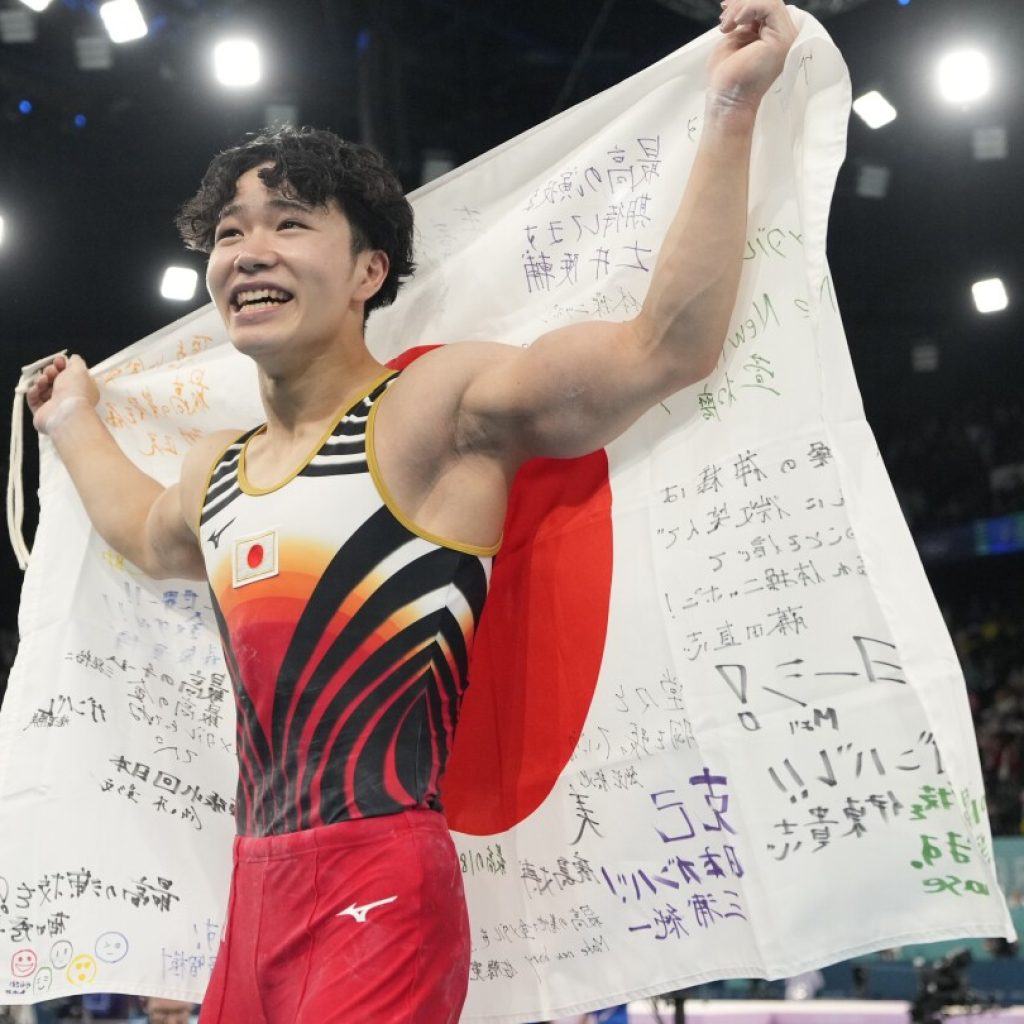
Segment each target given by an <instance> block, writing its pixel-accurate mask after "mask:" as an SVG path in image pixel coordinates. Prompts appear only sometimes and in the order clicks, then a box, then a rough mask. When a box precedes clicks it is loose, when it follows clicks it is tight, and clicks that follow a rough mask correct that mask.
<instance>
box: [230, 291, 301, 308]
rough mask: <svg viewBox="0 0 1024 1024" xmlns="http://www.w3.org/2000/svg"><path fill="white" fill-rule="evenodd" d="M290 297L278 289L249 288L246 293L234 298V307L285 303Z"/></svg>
mask: <svg viewBox="0 0 1024 1024" xmlns="http://www.w3.org/2000/svg"><path fill="white" fill-rule="evenodd" d="M290 298H291V296H290V295H289V294H288V293H287V292H283V291H281V290H280V289H278V288H251V289H249V290H248V291H244V292H239V293H238V294H237V295H236V296H235V305H236V306H250V305H260V306H265V305H267V304H269V303H277V302H287V301H288V300H289V299H290Z"/></svg>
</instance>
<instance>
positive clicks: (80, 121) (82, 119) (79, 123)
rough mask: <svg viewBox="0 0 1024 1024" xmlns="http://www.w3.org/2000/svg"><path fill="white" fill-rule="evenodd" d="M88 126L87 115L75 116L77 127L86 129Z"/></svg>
mask: <svg viewBox="0 0 1024 1024" xmlns="http://www.w3.org/2000/svg"><path fill="white" fill-rule="evenodd" d="M85 124H86V116H85V114H75V127H76V128H84V127H85Z"/></svg>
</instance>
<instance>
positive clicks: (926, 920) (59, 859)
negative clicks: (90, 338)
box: [0, 16, 1012, 1022]
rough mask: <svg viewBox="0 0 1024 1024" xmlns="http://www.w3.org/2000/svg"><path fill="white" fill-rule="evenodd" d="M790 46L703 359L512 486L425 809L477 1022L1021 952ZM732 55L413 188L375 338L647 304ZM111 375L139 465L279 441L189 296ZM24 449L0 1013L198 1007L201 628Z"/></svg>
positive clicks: (695, 61) (808, 84) (690, 57)
mask: <svg viewBox="0 0 1024 1024" xmlns="http://www.w3.org/2000/svg"><path fill="white" fill-rule="evenodd" d="M800 25H801V31H800V37H799V39H798V41H797V43H796V44H795V46H794V47H793V49H792V51H791V53H790V54H789V57H788V60H787V63H786V67H785V70H784V72H783V74H782V75H781V77H780V79H779V81H778V82H777V83H776V85H775V86H774V87H773V89H772V90H771V92H770V93H769V95H768V96H767V97H766V98H765V100H764V102H763V104H762V109H761V111H760V113H759V117H758V125H757V129H756V136H755V142H754V152H753V158H752V178H751V188H750V207H749V228H748V240H747V245H746V251H745V254H744V273H743V278H742V282H741V286H740V291H739V297H738V300H737V303H736V307H735V312H734V315H733V318H732V322H731V325H730V328H729V332H728V336H727V338H726V340H725V347H724V351H723V355H722V358H721V360H720V363H719V365H718V367H717V368H716V370H715V371H714V372H713V373H712V375H711V376H710V377H709V378H708V379H707V380H705V381H703V382H701V383H700V384H697V385H695V386H693V387H691V388H689V389H687V390H686V391H684V392H681V393H679V394H677V395H675V396H674V397H672V398H671V399H669V400H668V401H666V402H665V403H663V404H660V405H658V406H656V407H655V408H653V409H651V410H650V412H649V413H648V414H647V415H646V416H645V417H644V418H643V419H642V420H641V421H640V422H638V423H637V424H636V425H635V426H634V427H633V428H631V429H630V430H629V431H628V432H627V433H626V434H625V435H624V436H623V437H621V438H620V439H619V440H617V441H616V442H614V443H613V444H611V445H609V446H608V448H607V450H604V451H600V452H596V453H594V454H593V455H591V456H588V457H587V458H584V459H579V460H573V461H560V462H556V461H538V462H535V463H531V464H529V465H528V466H527V467H525V468H524V470H523V472H522V473H521V474H520V477H519V479H518V480H517V482H516V485H515V488H514V492H513V495H512V501H511V507H510V511H509V517H508V521H507V524H506V530H505V539H504V544H503V548H502V550H501V552H500V553H499V555H498V557H497V559H496V561H495V565H494V572H493V581H492V590H491V595H490V597H489V600H488V605H487V608H486V609H485V612H484V617H483V620H482V622H481V626H480V629H479V634H478V637H477V641H476V647H475V650H474V656H473V662H472V666H471V672H470V687H469V690H468V692H467V695H466V699H465V702H464V705H463V711H462V718H461V722H460V726H459V734H458V738H457V741H456V746H455V750H454V752H453V755H452V759H451V763H450V767H449V771H448V774H447V776H446V779H445V783H444V798H445V806H446V813H447V814H448V818H449V822H450V824H451V827H452V829H453V831H454V832H455V835H456V841H457V845H458V847H459V852H460V860H461V865H462V870H463V876H464V880H465V883H466V888H467V893H468V897H469V902H470V915H471V922H472V935H473V953H472V963H471V969H470V995H469V1000H468V1003H467V1006H466V1010H465V1016H464V1018H463V1019H464V1020H467V1021H507V1022H514V1021H527V1020H536V1019H538V1018H541V1017H543V1018H549V1017H552V1016H555V1015H558V1014H567V1013H576V1012H581V1011H583V1010H586V1009H589V1008H593V1007H598V1006H606V1005H609V1004H612V1003H618V1002H623V1001H625V1000H626V999H627V998H629V997H633V996H640V995H646V994H652V993H657V992H664V991H667V990H673V989H679V988H683V987H686V986H689V985H693V984H695V983H698V982H701V981H706V980H709V979H713V978H723V977H729V976H742V977H750V976H768V977H779V976H786V975H793V974H797V973H799V972H801V971H805V970H808V969H810V968H814V967H817V966H819V965H822V964H825V963H828V962H832V961H835V960H840V959H843V958H845V957H849V956H852V955H854V954H857V953H863V952H867V951H870V950H875V949H880V948H884V947H888V946H894V945H899V944H902V943H907V942H911V941H928V940H932V939H941V938H951V937H959V936H980V935H997V934H1003V935H1010V934H1012V929H1011V926H1010V923H1009V918H1008V915H1007V912H1006V909H1005V906H1004V904H1003V901H1002V898H1001V895H1000V893H999V890H998V887H997V884H996V880H995V873H994V870H993V866H992V858H991V851H990V836H989V832H988V826H987V821H986V817H985V813H984V796H983V792H982V785H981V775H980V771H979V767H978V761H977V755H976V750H975V745H974V738H973V733H972V728H971V721H970V715H969V711H968V706H967V701H966V695H965V688H964V684H963V679H962V676H961V675H960V672H959V669H958V666H957V662H956V658H955V655H954V652H953V649H952V645H951V643H950V641H949V638H948V636H947V635H946V633H945V630H944V627H943V624H942V620H941V618H940V616H939V613H938V611H937V609H936V606H935V602H934V600H933V598H932V596H931V594H930V592H929V589H928V586H927V583H926V581H925V578H924V575H923V572H922V569H921V566H920V563H919V561H918V559H917V556H916V554H915V552H914V549H913V545H912V543H911V540H910V537H909V534H908V532H907V529H906V527H905V525H904V523H903V520H902V517H901V516H900V512H899V509H898V506H897V504H896V501H895V498H894V496H893V493H892V489H891V487H890V485H889V482H888V480H887V478H886V475H885V472H884V469H883V466H882V463H881V460H880V458H879V454H878V451H877V448H876V446H875V443H874V441H873V438H872V435H871V432H870V430H869V428H868V427H867V425H866V423H865V421H864V415H863V410H862V407H861V403H860V399H859V395H858V393H857V389H856V384H855V381H854V377H853V372H852V368H851V365H850V360H849V357H848V354H847V350H846V346H845V340H844V336H843V331H842V325H841V322H840V319H839V315H838V312H837V308H836V301H835V293H834V290H833V287H832V282H831V279H830V277H829V273H828V267H827V264H826V260H825V235H826V223H827V214H828V207H829V202H830V199H831V193H832V188H833V185H834V182H835V178H836V174H837V172H838V168H839V165H840V163H841V161H842V158H843V154H844V147H845V131H846V120H847V116H848V112H849V83H848V79H847V75H846V71H845V67H844V65H843V63H842V60H841V58H840V56H839V54H838V53H837V51H836V49H835V47H834V46H833V44H832V43H831V40H830V39H829V38H828V36H827V35H826V34H825V32H824V31H823V30H822V28H821V27H820V25H818V23H817V22H816V21H814V19H812V18H810V17H807V16H803V17H802V18H801V21H800ZM716 38H717V37H716V34H715V33H709V34H708V35H706V36H704V37H702V38H700V39H698V40H696V41H695V42H694V43H692V44H690V45H689V46H686V47H684V48H683V49H682V50H680V51H679V52H678V53H675V54H673V55H672V56H670V57H668V58H666V59H665V60H663V61H661V62H660V63H658V64H656V65H655V66H653V67H651V68H649V69H648V70H647V71H645V72H643V73H642V74H640V75H637V76H635V77H634V78H632V79H630V80H628V81H626V82H623V83H622V84H621V85H619V86H617V87H615V88H613V89H610V90H608V91H607V92H605V93H603V94H602V95H600V96H597V97H595V98H594V99H592V100H589V101H588V102H586V103H583V104H581V105H580V106H578V107H576V108H573V109H572V110H570V111H567V112H566V113H564V114H561V115H559V116H558V117H556V118H554V119H552V120H551V121H549V122H547V123H545V124H542V125H540V126H539V127H537V128H535V129H533V130H532V131H530V132H527V133H525V134H524V135H522V136H520V137H519V138H517V139H514V140H512V141H511V142H509V143H507V144H505V145H503V146H501V147H499V148H498V149H496V150H494V151H493V152H490V153H487V154H485V155H484V156H482V157H480V158H479V159H477V160H475V161H473V162H472V163H470V164H468V165H467V166H466V167H463V168H460V169H458V170H456V171H454V172H452V173H451V174H449V175H448V176H446V177H445V178H443V179H441V180H439V181H438V182H435V183H433V184H431V185H429V186H426V187H425V188H423V189H421V190H419V191H418V192H417V193H415V194H414V196H413V197H412V199H413V203H414V206H415V209H416V219H417V225H418V239H417V252H418V261H419V265H420V270H419V272H418V273H417V275H416V277H415V279H414V280H413V281H412V282H410V283H409V285H408V286H407V288H406V289H405V291H404V292H403V294H402V296H401V298H400V299H399V301H398V302H397V304H396V305H395V306H394V307H392V308H390V309H387V310H383V311H381V312H379V313H377V314H375V315H374V317H373V318H372V319H371V321H370V332H369V343H370V345H371V348H372V350H373V351H374V353H375V354H376V355H377V356H378V357H379V358H381V359H383V360H396V359H401V358H411V357H412V356H414V355H415V352H411V353H410V351H409V350H412V349H415V348H416V347H418V346H424V345H435V344H446V343H450V342H456V341H459V340H467V339H491V340H498V341H503V342H506V343H508V344H512V345H526V344H529V343H530V342H531V341H532V339H534V338H535V337H537V336H538V335H540V334H542V333H544V332H545V331H546V330H549V329H551V328H552V327H555V326H558V325H560V324H565V323H570V322H573V321H579V320H586V319H609V320H614V319H624V318H626V317H629V316H631V315H633V314H634V313H635V312H636V311H637V310H638V308H639V304H640V302H641V301H642V299H643V296H644V294H645V289H646V285H647V281H648V280H649V277H650V272H651V268H652V266H653V264H654V258H655V255H656V253H657V251H658V247H659V244H660V241H661V236H662V234H663V233H664V231H665V229H666V228H667V225H668V223H669V220H670V218H671V216H672V213H673V212H674V210H675V207H676V205H677V203H678V200H679V197H680V195H681V193H682V190H683V186H684V184H685V181H686V176H687V173H688V169H689V167H690V164H691V162H692V159H693V155H694V152H695V149H696V143H697V140H698V138H699V136H700V132H701V121H702V111H703V88H704V82H705V78H704V67H705V62H706V60H707V56H708V54H709V52H710V50H711V48H712V47H713V46H714V44H715V41H716ZM403 354H404V355H403ZM95 373H96V376H97V379H98V380H99V381H100V382H101V384H102V400H101V404H100V412H101V414H102V416H103V417H104V419H105V420H106V422H107V423H108V425H109V426H110V428H111V430H112V432H113V434H114V436H115V437H116V438H117V440H118V442H119V444H121V446H122V447H123V449H124V450H125V451H126V452H127V453H128V455H129V456H130V457H131V458H132V459H133V460H134V461H135V462H137V463H138V464H139V465H140V466H142V468H143V469H145V470H146V471H147V472H149V473H150V474H151V475H153V476H155V477H157V478H159V479H161V480H164V481H167V482H169V481H172V480H174V479H175V478H176V476H177V473H178V469H179V465H180V461H181V457H182V455H183V454H184V452H185V451H186V450H187V448H188V446H189V445H190V444H192V443H194V441H195V439H196V438H197V437H199V436H200V435H201V434H202V433H205V432H207V431H210V430H213V429H218V428H222V427H229V426H230V427H237V428H239V429H244V428H247V427H249V426H251V425H253V424H255V423H257V422H259V421H260V419H261V410H260V406H259V401H258V395H257V389H256V378H255V371H254V368H253V366H252V365H251V364H249V363H247V361H246V360H245V359H243V358H242V357H241V356H239V355H238V354H237V353H236V352H235V351H234V350H233V349H232V348H231V347H230V345H228V344H227V343H226V341H225V338H224V334H223V330H222V327H221V325H220V323H219V321H218V319H217V317H216V314H215V312H214V311H213V310H212V308H210V307H207V308H205V309H202V310H199V311H198V312H197V313H195V314H193V315H191V316H188V317H186V318H184V319H183V320H181V321H179V322H178V323H175V324H172V325H171V326H170V327H168V328H166V329H165V330H163V331H159V332H157V333H156V334H154V335H152V336H150V337H149V338H146V339H144V340H143V341H141V342H138V343H137V344H135V345H133V346H131V347H130V348H128V349H126V350H125V351H123V352H121V353H119V354H118V355H116V356H113V357H111V358H110V359H108V360H106V361H105V362H104V363H102V364H101V365H100V366H98V367H96V368H95ZM41 462H42V471H41V472H42V477H41V486H40V498H41V522H40V528H39V532H38V535H37V538H36V543H35V551H34V556H33V559H32V562H31V565H30V567H29V570H28V574H27V576H26V579H25V586H24V591H23V596H22V606H21V618H20V627H21V637H22V639H21V647H20V650H19V653H18V658H17V663H16V665H15V668H14V671H13V675H12V679H11V685H10V690H9V693H8V697H7V701H6V703H5V705H4V708H3V714H2V717H0V985H2V986H3V991H4V1001H6V1002H9V1003H19V1002H32V1001H35V1000H39V999H43V998H47V997H53V996H56V995H62V994H66V993H70V992H81V991H89V990H92V991H126V992H139V993H143V992H145V993H150V994H162V995H166V996H170V997H177V998H187V999H197V1000H198V999H199V998H201V996H202V993H203V990H204V987H205V984H206V981H207V979H208V978H209V974H210V970H211V969H212V965H213V962H214V960H215V958H216V955H217V948H218V943H219V939H220V930H221V927H222V922H223V919H224V913H225V905H224V904H225V895H226V892H227V881H228V872H229V860H230V840H231V835H232V832H233V828H232V819H231V811H232V801H233V798H234V792H235V771H236V767H235V753H234V746H233V742H234V736H233V715H232V712H231V701H230V695H229V694H228V692H227V686H228V684H227V683H226V678H227V677H226V674H225V670H224V665H223V661H222V658H221V654H220V650H219V643H218V640H217V636H216V631H215V628H214V625H213V622H212V615H211V612H210V602H209V599H208V597H207V596H206V593H205V590H204V588H202V587H199V586H196V585H190V584H188V583H184V582H177V583H176V582H173V581H172V582H168V581H164V582H161V583H157V582H154V581H152V580H149V579H147V578H145V577H143V576H142V575H141V574H140V573H139V572H138V571H137V570H136V569H135V568H134V567H133V566H131V565H130V564H127V563H126V562H125V561H124V560H123V559H122V558H120V557H119V556H118V555H116V554H115V553H114V552H112V551H110V550H109V549H107V547H106V546H105V544H104V543H103V542H102V541H101V540H100V538H99V537H98V536H97V535H96V534H95V533H94V532H92V530H91V529H90V527H89V524H88V521H87V519H86V517H85V514H84V512H83V510H82V508H81V506H80V504H79V502H78V500H77V498H76V496H75V494H74V491H73V489H72V487H71V484H70V482H69V480H68V478H67V476H66V474H65V472H64V470H63V468H62V466H61V465H60V462H59V460H58V459H57V458H56V456H55V454H54V453H53V451H52V449H51V448H50V446H49V444H48V442H47V441H46V440H45V439H43V441H42V460H41ZM111 500H117V499H116V495H112V496H111ZM866 908H870V912H869V913H866V912H865V909H866Z"/></svg>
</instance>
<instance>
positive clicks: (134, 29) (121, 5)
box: [100, 0, 149, 43]
mask: <svg viewBox="0 0 1024 1024" xmlns="http://www.w3.org/2000/svg"><path fill="white" fill-rule="evenodd" d="M100 17H101V18H102V19H103V25H104V27H105V28H106V30H107V35H108V36H110V40H111V42H114V43H129V42H131V41H132V40H133V39H141V38H142V37H143V36H144V35H145V34H146V33H147V32H148V31H149V30H148V29H147V28H146V19H145V18H144V17H143V16H142V11H140V10H139V5H138V4H137V3H136V2H135V0H109V2H108V3H105V4H101V5H100Z"/></svg>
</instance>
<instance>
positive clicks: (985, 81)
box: [938, 50, 992, 103]
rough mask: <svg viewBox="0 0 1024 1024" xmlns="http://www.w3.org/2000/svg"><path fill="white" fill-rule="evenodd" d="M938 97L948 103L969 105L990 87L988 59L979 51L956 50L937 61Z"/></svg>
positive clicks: (990, 73) (990, 76) (990, 77)
mask: <svg viewBox="0 0 1024 1024" xmlns="http://www.w3.org/2000/svg"><path fill="white" fill-rule="evenodd" d="M938 79H939V95H941V96H942V98H943V99H944V100H946V101H947V102H949V103H971V102H973V101H974V100H979V99H981V97H982V96H984V95H985V94H986V93H987V92H988V91H989V89H990V88H991V86H992V71H991V68H990V67H989V62H988V58H987V57H986V56H985V54H983V53H981V51H979V50H956V51H954V52H953V53H947V54H946V56H945V57H943V58H942V60H940V61H939V70H938Z"/></svg>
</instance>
